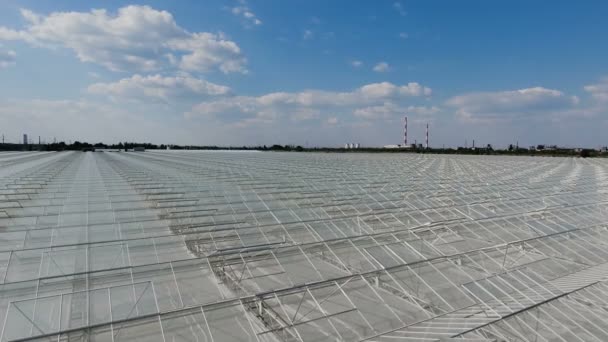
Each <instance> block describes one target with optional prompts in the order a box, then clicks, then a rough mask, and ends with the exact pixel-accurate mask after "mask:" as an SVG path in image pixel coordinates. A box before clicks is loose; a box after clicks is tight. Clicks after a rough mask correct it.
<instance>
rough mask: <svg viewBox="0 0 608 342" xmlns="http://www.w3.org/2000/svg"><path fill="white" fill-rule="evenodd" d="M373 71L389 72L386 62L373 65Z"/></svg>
mask: <svg viewBox="0 0 608 342" xmlns="http://www.w3.org/2000/svg"><path fill="white" fill-rule="evenodd" d="M373 70H374V71H375V72H387V71H389V70H390V66H389V65H388V63H386V62H380V63H378V64H376V65H374V68H373Z"/></svg>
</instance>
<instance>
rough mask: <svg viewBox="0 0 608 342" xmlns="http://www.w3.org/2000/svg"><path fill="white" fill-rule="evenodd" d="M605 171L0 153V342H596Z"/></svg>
mask: <svg viewBox="0 0 608 342" xmlns="http://www.w3.org/2000/svg"><path fill="white" fill-rule="evenodd" d="M607 229H608V161H605V160H603V159H574V158H533V157H494V156H451V155H450V156H447V155H444V156H440V155H425V154H365V153H343V154H322V153H262V152H260V153H251V152H249V153H247V152H202V151H162V152H154V151H147V152H144V153H138V152H110V151H105V152H61V153H41V152H24V153H21V152H10V153H8V152H7V153H0V324H1V329H2V330H1V331H2V332H1V340H2V341H12V340H28V339H35V340H36V341H67V340H70V341H72V340H75V341H88V340H92V341H93V340H94V341H215V342H219V341H222V342H223V341H336V340H344V341H440V340H441V341H445V340H450V339H453V340H454V341H495V340H523V341H554V340H555V341H558V340H559V341H606V340H608V318H607V316H606V308H608V283H607V282H606V281H607V280H608V248H607V247H608V230H607Z"/></svg>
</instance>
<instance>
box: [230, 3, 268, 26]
mask: <svg viewBox="0 0 608 342" xmlns="http://www.w3.org/2000/svg"><path fill="white" fill-rule="evenodd" d="M230 12H232V14H234V15H235V16H237V17H241V18H242V19H243V20H244V22H245V26H246V27H251V25H254V26H259V25H262V21H261V20H260V19H259V18H258V17H257V16H256V15H255V13H253V11H252V10H251V9H250V8H249V7H248V6H247V3H246V2H245V1H241V4H240V5H239V6H235V7H232V8H231V9H230Z"/></svg>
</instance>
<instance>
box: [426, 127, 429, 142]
mask: <svg viewBox="0 0 608 342" xmlns="http://www.w3.org/2000/svg"><path fill="white" fill-rule="evenodd" d="M426 148H429V124H428V123H427V124H426Z"/></svg>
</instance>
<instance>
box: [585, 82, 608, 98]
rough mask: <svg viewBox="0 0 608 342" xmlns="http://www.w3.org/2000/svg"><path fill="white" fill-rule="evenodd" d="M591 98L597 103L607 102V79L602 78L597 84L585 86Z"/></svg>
mask: <svg viewBox="0 0 608 342" xmlns="http://www.w3.org/2000/svg"><path fill="white" fill-rule="evenodd" d="M584 89H585V91H587V92H588V93H589V94H591V96H592V97H593V98H594V99H595V100H597V101H599V102H602V103H603V102H608V77H606V78H603V79H602V80H601V81H600V82H599V83H596V84H591V85H588V86H585V88H584Z"/></svg>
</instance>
